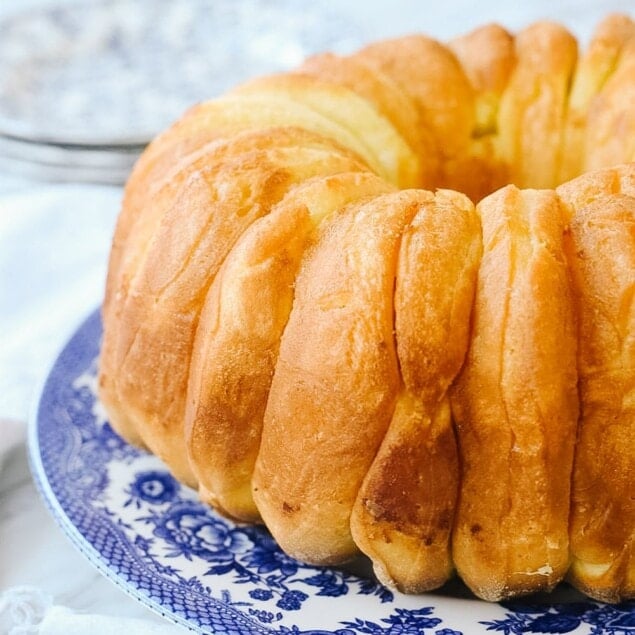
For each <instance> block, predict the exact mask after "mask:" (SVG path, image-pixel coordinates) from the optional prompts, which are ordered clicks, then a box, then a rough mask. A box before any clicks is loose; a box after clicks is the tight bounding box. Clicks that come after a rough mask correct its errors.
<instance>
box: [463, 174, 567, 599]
mask: <svg viewBox="0 0 635 635" xmlns="http://www.w3.org/2000/svg"><path fill="white" fill-rule="evenodd" d="M477 210H478V212H479V214H480V217H481V222H482V226H483V259H482V262H481V266H480V270H479V277H478V287H477V292H476V298H475V305H474V316H473V330H472V337H471V342H470V349H469V352H468V356H467V359H466V363H465V366H464V368H463V370H462V371H461V374H460V375H459V378H458V380H457V383H456V386H455V388H454V391H453V394H452V410H453V414H454V416H455V419H456V423H457V432H458V441H459V451H460V458H461V470H462V474H461V491H460V494H459V505H458V511H457V516H456V524H455V528H454V533H453V544H452V549H453V556H454V560H455V563H456V567H457V570H458V572H459V574H460V576H461V577H462V578H463V580H464V581H465V582H466V583H467V584H468V586H469V587H470V588H471V589H472V590H474V592H475V593H476V594H477V595H478V596H479V597H483V598H485V599H488V600H499V599H502V598H505V597H509V596H511V595H518V594H523V593H530V592H533V591H538V590H546V589H551V588H553V586H554V585H555V584H557V582H558V581H559V580H560V579H561V578H562V577H563V576H564V574H565V573H566V570H567V567H568V563H569V560H568V555H569V553H568V511H569V481H570V475H571V463H572V460H573V447H574V442H575V425H576V420H577V411H578V405H577V393H576V368H575V331H574V324H573V309H572V304H571V295H570V292H569V281H568V274H567V270H566V265H565V262H564V255H563V251H562V232H563V227H564V214H563V212H562V210H561V208H560V205H559V202H558V198H557V196H556V195H555V193H553V192H549V191H537V190H525V191H519V190H518V189H517V188H515V187H514V186H508V187H506V188H503V189H502V190H500V191H499V192H496V193H495V194H492V195H491V196H489V197H488V198H486V199H484V200H483V201H482V202H481V203H480V204H479V206H478V208H477Z"/></svg>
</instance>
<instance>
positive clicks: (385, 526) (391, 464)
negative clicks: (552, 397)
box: [351, 190, 481, 593]
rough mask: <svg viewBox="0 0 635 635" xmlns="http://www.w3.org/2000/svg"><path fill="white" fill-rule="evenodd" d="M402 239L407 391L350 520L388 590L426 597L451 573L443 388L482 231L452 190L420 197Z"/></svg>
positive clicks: (400, 337)
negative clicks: (413, 215) (427, 591)
mask: <svg viewBox="0 0 635 635" xmlns="http://www.w3.org/2000/svg"><path fill="white" fill-rule="evenodd" d="M416 200H417V202H418V206H419V211H418V212H417V214H416V216H415V217H414V219H413V220H412V222H411V223H410V225H409V226H408V227H407V228H406V230H405V231H404V235H403V237H402V242H401V247H400V251H399V261H398V267H397V279H396V290H395V334H396V340H397V353H398V358H399V366H400V370H401V375H402V381H403V385H402V387H401V389H400V392H399V396H398V399H397V405H396V409H395V412H394V413H393V416H392V420H391V423H390V427H389V428H388V432H387V434H386V436H385V437H384V440H383V442H382V445H381V447H380V448H379V451H378V453H377V456H376V457H375V459H374V461H373V463H372V465H371V467H370V469H369V470H368V472H367V474H366V477H365V479H364V482H363V484H362V487H361V489H360V492H359V494H358V496H357V500H356V503H355V507H354V508H353V513H352V516H351V529H352V533H353V537H354V539H355V542H356V544H357V545H358V546H359V548H360V549H361V550H362V551H363V552H364V553H366V554H367V555H368V556H370V558H371V560H372V561H373V564H374V567H375V572H376V573H377V575H378V577H379V579H380V580H381V581H382V582H384V583H385V584H390V585H396V586H397V587H398V588H400V589H401V590H404V591H406V592H410V593H420V592H423V591H426V590H429V589H433V588H436V587H438V586H440V585H441V584H443V583H444V582H445V581H446V580H447V579H448V577H449V575H450V572H451V571H452V559H451V555H450V532H451V527H452V520H453V517H454V507H455V502H456V495H457V492H458V480H459V479H458V476H459V474H458V460H457V451H456V442H455V438H454V431H453V427H452V423H451V419H450V406H449V400H448V397H447V390H448V388H449V386H450V384H451V382H452V381H453V379H454V377H455V376H456V374H457V373H458V371H459V369H460V367H461V364H462V363H463V358H464V355H465V351H466V350H467V344H468V336H469V317H470V312H471V308H472V299H473V294H474V286H475V282H476V272H477V269H478V263H479V260H480V253H481V231H480V225H479V222H478V218H477V216H476V213H475V211H474V206H473V205H472V204H471V203H470V202H469V200H468V199H467V198H466V197H465V196H463V195H460V194H457V193H455V192H450V191H445V190H441V191H439V192H438V193H437V194H436V196H433V195H432V194H431V193H427V192H421V193H420V194H419V196H418V197H417V199H416Z"/></svg>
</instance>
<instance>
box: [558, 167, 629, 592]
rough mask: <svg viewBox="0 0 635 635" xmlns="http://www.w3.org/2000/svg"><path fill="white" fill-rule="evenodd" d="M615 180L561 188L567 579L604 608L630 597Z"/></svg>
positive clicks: (625, 262)
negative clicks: (568, 377)
mask: <svg viewBox="0 0 635 635" xmlns="http://www.w3.org/2000/svg"><path fill="white" fill-rule="evenodd" d="M621 172H622V174H621V175H620V171H617V170H606V171H605V172H604V173H603V174H604V176H605V179H603V180H599V179H594V180H593V181H592V183H590V182H589V179H587V178H580V179H578V181H579V182H580V183H579V188H578V189H579V190H583V191H584V192H585V195H584V196H583V197H581V196H577V197H571V196H569V193H570V191H571V190H573V189H574V188H573V187H572V186H573V185H575V182H572V183H571V184H569V187H568V188H562V190H561V196H562V197H563V198H564V200H565V201H567V203H568V204H569V205H571V208H572V212H573V214H572V219H571V222H570V228H571V229H570V234H569V235H568V236H567V242H566V247H567V257H568V260H569V267H570V269H571V274H572V280H573V290H574V301H575V306H576V310H577V315H578V339H579V347H578V372H579V375H580V403H581V417H580V425H579V434H578V443H577V446H576V455H575V463H574V472H573V491H572V500H571V502H572V508H571V552H572V564H571V570H570V572H569V579H570V581H571V582H572V583H573V584H574V585H575V586H577V587H578V588H579V589H580V590H581V591H583V592H584V593H586V594H587V595H590V596H591V597H593V598H596V599H598V600H602V601H605V602H619V601H622V600H624V599H626V598H629V597H632V596H633V594H634V593H635V561H634V556H633V543H634V540H635V500H634V498H633V483H634V482H635V456H634V448H635V189H634V188H633V187H632V181H631V183H630V184H629V183H628V182H627V181H626V179H625V178H624V176H625V174H624V172H623V171H621ZM630 175H631V178H632V177H633V176H634V175H635V168H634V167H633V166H631V168H630ZM610 176H613V177H614V178H613V179H609V177H610ZM620 176H621V177H622V178H619V177H620ZM592 185H595V187H593V186H592ZM607 185H608V187H607ZM618 189H619V190H625V191H626V192H625V193H618V192H615V190H618Z"/></svg>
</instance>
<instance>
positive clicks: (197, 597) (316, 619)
mask: <svg viewBox="0 0 635 635" xmlns="http://www.w3.org/2000/svg"><path fill="white" fill-rule="evenodd" d="M100 337H101V322H100V317H99V312H98V311H96V312H95V313H93V314H92V315H91V316H90V317H89V318H88V319H87V320H86V321H85V322H84V324H83V325H82V326H81V327H80V328H79V329H78V330H77V331H76V333H75V335H74V336H73V337H72V338H71V340H70V341H69V343H68V344H67V345H66V347H65V348H64V350H63V351H62V353H61V354H60V356H59V357H58V359H57V361H56V363H55V365H54V367H53V369H52V370H51V373H50V374H49V377H48V379H47V381H46V383H45V385H44V387H43V389H42V392H41V396H40V401H39V405H38V409H37V414H36V417H35V418H34V420H33V421H32V422H31V428H30V439H29V447H30V457H31V465H32V470H33V474H34V477H35V480H36V482H37V484H38V486H39V489H40V491H41V492H42V495H43V497H44V499H45V501H46V503H47V505H48V506H49V509H50V510H51V512H52V514H53V516H54V517H55V519H56V520H57V522H58V523H59V524H60V526H61V527H62V529H63V530H64V531H65V532H66V534H67V535H68V536H69V537H70V539H71V540H72V541H73V542H74V543H75V545H76V546H77V547H78V548H79V549H80V550H81V551H82V552H83V553H84V554H85V555H86V556H87V557H88V559H89V560H90V561H91V562H92V563H93V564H94V565H95V566H96V567H97V568H98V569H99V570H100V571H101V572H102V573H104V574H105V575H106V576H107V577H109V578H110V579H112V580H113V581H114V582H115V583H117V584H118V585H120V586H121V587H122V588H123V589H124V590H126V591H127V592H128V593H130V594H131V595H133V596H134V597H135V598H137V599H138V600H140V601H141V602H143V603H144V604H146V605H147V606H149V607H150V608H152V609H154V610H155V611H157V612H159V613H161V614H163V615H164V616H166V617H167V618H168V619H170V620H172V621H174V622H176V623H179V624H182V625H184V626H187V627H189V628H190V629H192V630H195V631H198V632H202V633H231V634H233V635H243V634H244V635H255V634H258V633H263V634H266V633H277V634H279V635H287V634H288V635H328V634H334V635H358V634H368V635H461V634H465V635H468V634H469V635H472V634H473V633H487V632H498V633H504V634H505V635H512V634H513V635H515V634H518V633H576V634H582V633H584V634H587V633H588V634H591V635H603V634H606V635H627V634H628V633H635V604H634V603H632V602H631V603H625V604H622V605H620V606H608V605H603V604H600V603H597V602H592V601H588V600H586V599H584V598H583V597H582V596H580V595H579V594H577V593H575V592H573V591H571V590H569V589H568V588H567V587H564V585H563V588H562V589H558V590H557V591H556V592H555V593H554V594H553V595H552V596H549V597H548V598H532V599H531V600H523V601H517V602H513V603H504V604H488V603H486V602H481V601H479V600H476V599H474V598H473V597H472V596H470V594H469V593H468V592H467V591H466V590H465V588H464V587H462V586H461V585H460V584H458V583H454V584H450V585H448V586H447V587H446V588H444V589H443V590H442V591H440V592H438V593H431V594H427V595H422V596H404V595H402V594H399V593H397V592H393V591H391V590H389V589H386V588H385V587H383V586H381V585H380V584H378V583H377V582H376V581H375V580H374V578H373V577H372V575H371V574H370V569H369V567H368V563H366V562H365V561H362V560H360V562H357V563H354V564H353V565H352V566H351V567H348V568H346V569H340V568H321V567H314V566H309V565H306V564H303V563H300V562H298V561H296V560H294V559H292V558H290V557H289V556H287V555H286V554H285V553H283V552H282V551H281V550H280V548H279V547H278V546H277V545H276V543H275V541H274V540H273V539H272V538H271V536H270V534H269V533H268V532H267V531H266V530H265V529H264V528H263V527H261V526H253V525H242V524H235V523H233V522H231V521H229V520H227V519H225V518H223V517H221V516H219V515H218V514H216V513H215V512H214V511H213V510H211V509H209V508H208V507H207V506H205V505H203V504H202V503H200V502H199V501H198V500H197V497H196V493H195V492H193V491H192V490H190V489H189V488H187V487H185V486H183V485H181V484H179V483H178V482H177V481H175V480H174V478H172V476H171V475H170V474H169V473H168V472H167V470H166V469H165V467H164V466H163V464H162V463H161V462H160V461H159V460H158V459H157V458H156V457H153V456H150V455H148V454H146V453H145V452H143V451H141V450H138V449H136V448H133V447H131V446H130V445H128V444H127V443H125V442H124V441H123V440H122V439H121V438H120V437H118V436H117V435H116V434H115V433H114V432H113V431H112V429H111V427H110V425H109V424H108V421H107V417H106V414H105V412H104V410H103V407H102V406H101V404H100V402H99V400H98V399H97V397H96V370H97V358H98V353H99V342H100Z"/></svg>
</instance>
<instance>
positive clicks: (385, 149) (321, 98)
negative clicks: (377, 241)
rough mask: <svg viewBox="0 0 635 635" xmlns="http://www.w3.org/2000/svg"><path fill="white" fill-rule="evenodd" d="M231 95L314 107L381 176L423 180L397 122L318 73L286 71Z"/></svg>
mask: <svg viewBox="0 0 635 635" xmlns="http://www.w3.org/2000/svg"><path fill="white" fill-rule="evenodd" d="M230 95H237V96H250V95H251V96H256V97H257V98H258V99H261V98H263V97H269V98H271V99H273V100H275V101H280V100H282V101H283V102H287V101H288V102H289V103H291V104H298V105H301V106H303V107H307V108H310V109H311V110H312V111H314V112H316V113H317V114H319V115H320V116H322V117H324V119H325V120H327V121H330V122H333V123H334V124H336V125H337V126H339V128H340V132H339V134H338V137H339V138H340V139H344V140H345V142H344V145H345V146H346V147H348V148H351V149H352V150H354V151H355V152H357V153H358V154H359V156H361V157H362V158H363V159H364V160H365V161H366V163H367V164H368V165H369V167H370V168H371V169H372V170H374V171H375V173H376V174H378V175H379V176H381V177H383V178H384V179H386V180H387V181H388V182H389V183H392V184H394V185H397V186H398V187H402V188H403V187H416V186H419V185H420V183H421V181H422V172H423V170H422V167H421V160H420V158H419V156H418V155H417V154H416V153H415V152H414V151H413V149H412V148H411V147H410V145H409V144H408V142H407V141H406V139H404V138H403V137H402V136H401V135H400V133H399V131H398V130H397V128H396V127H395V126H394V125H393V123H392V121H391V120H389V119H388V118H386V117H384V116H383V114H382V113H381V112H380V111H378V110H377V109H376V108H375V107H374V104H373V102H371V101H368V100H367V99H365V98H364V97H362V96H360V95H359V94H357V93H355V92H354V91H352V90H350V89H349V88H348V87H346V86H344V85H340V84H335V83H332V82H329V81H325V80H322V79H320V78H317V77H315V76H313V75H308V74H300V73H285V74H280V75H271V76H268V77H260V78H257V79H254V80H251V81H249V82H247V83H246V84H243V85H241V86H238V87H236V88H234V89H233V90H232V92H231V93H230Z"/></svg>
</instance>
